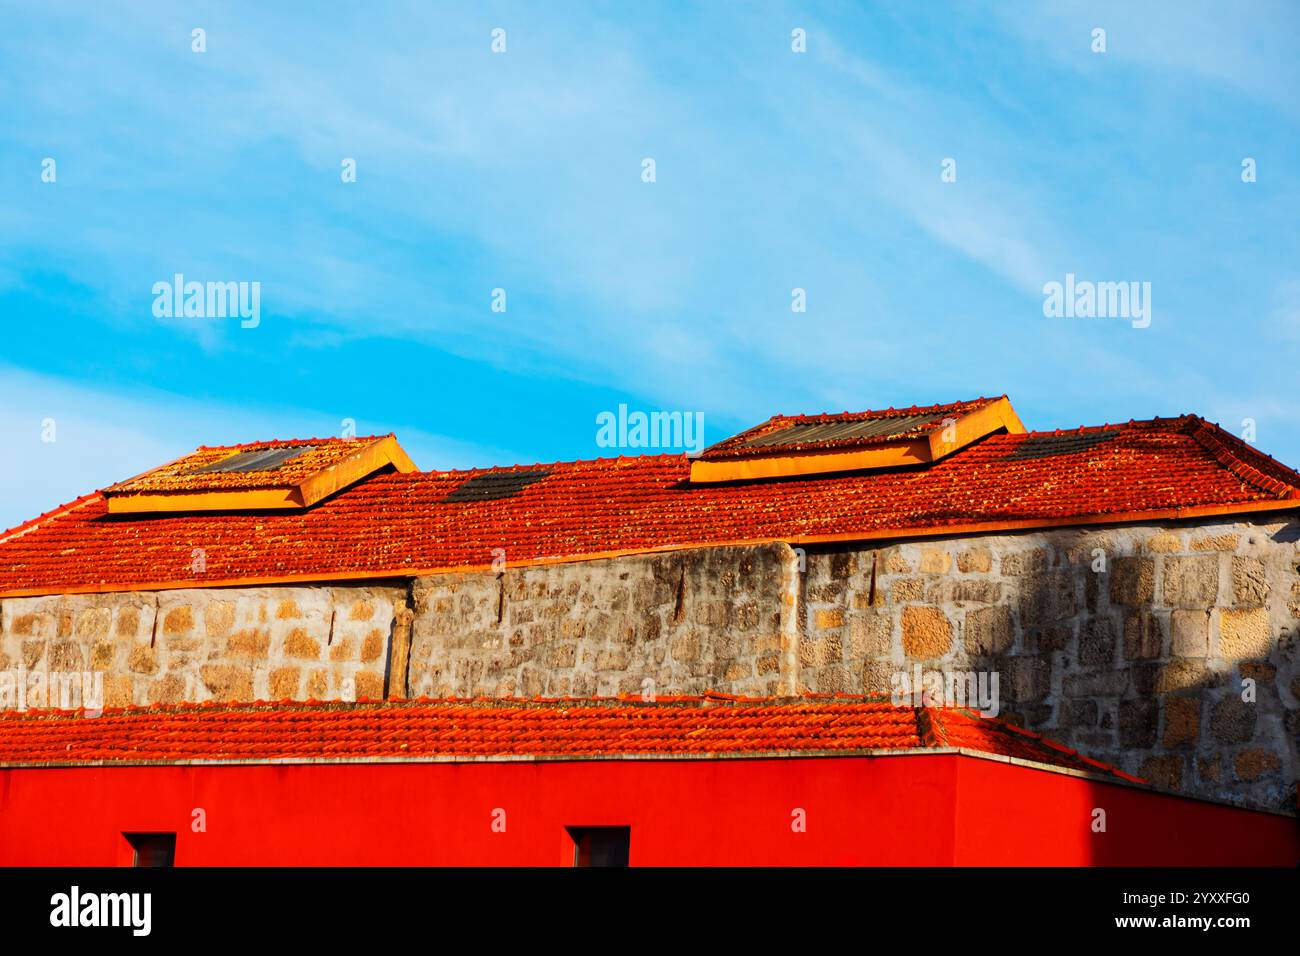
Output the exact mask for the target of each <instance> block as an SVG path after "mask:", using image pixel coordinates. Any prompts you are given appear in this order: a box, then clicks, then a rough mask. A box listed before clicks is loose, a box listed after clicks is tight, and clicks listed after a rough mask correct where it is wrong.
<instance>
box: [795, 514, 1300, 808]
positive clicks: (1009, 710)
mask: <svg viewBox="0 0 1300 956" xmlns="http://www.w3.org/2000/svg"><path fill="white" fill-rule="evenodd" d="M1297 536H1300V524H1297V523H1296V522H1290V523H1286V522H1273V523H1257V524H1256V523H1232V522H1225V523H1220V524H1201V525H1184V526H1169V527H1164V528H1159V527H1128V528H1116V529H1110V530H1102V529H1094V530H1089V531H1073V530H1071V531H1052V532H1036V533H1028V534H1019V535H1007V536H995V537H984V538H978V539H957V540H944V541H932V542H926V543H920V542H917V543H908V544H900V545H896V546H892V547H886V548H882V549H880V550H874V551H872V550H854V551H841V552H835V553H821V554H810V555H809V556H808V560H807V574H806V576H805V579H804V584H803V588H804V593H803V595H802V602H801V607H802V609H803V613H802V615H801V626H800V632H801V638H800V650H799V658H800V671H799V683H800V687H801V689H806V690H811V691H817V692H835V691H849V692H853V693H862V692H867V693H870V692H877V691H878V692H885V693H888V692H890V690H891V689H892V687H893V686H894V685H893V684H892V683H891V681H894V680H895V679H896V677H895V675H898V674H899V673H903V672H909V671H912V670H913V668H914V667H915V666H916V665H917V664H918V663H919V664H920V665H921V666H922V667H923V668H924V669H925V670H935V671H940V672H954V673H964V672H971V671H973V672H976V673H979V672H984V673H989V672H997V673H998V675H999V683H1000V697H1001V714H1000V716H1002V717H1004V718H1008V719H1011V720H1013V721H1015V722H1017V723H1020V724H1022V725H1024V726H1026V727H1028V728H1029V729H1032V730H1035V731H1038V732H1041V733H1043V734H1045V735H1047V736H1049V737H1051V738H1053V739H1055V740H1058V741H1060V742H1062V743H1065V744H1066V745H1068V746H1071V747H1074V748H1076V749H1078V750H1080V751H1081V752H1083V753H1084V754H1086V755H1088V756H1091V757H1095V758H1097V759H1101V760H1105V761H1108V762H1111V763H1114V764H1117V765H1118V766H1120V767H1122V768H1123V769H1125V770H1128V771H1129V772H1132V773H1136V774H1138V775H1140V776H1143V777H1146V778H1149V779H1151V780H1152V781H1153V782H1155V783H1157V784H1159V785H1161V786H1164V787H1168V788H1171V789H1175V790H1183V791H1187V792H1191V793H1197V794H1201V795H1205V796H1217V797H1223V798H1230V799H1239V800H1244V801H1246V802H1250V803H1253V804H1255V805H1258V806H1268V807H1273V808H1278V809H1284V810H1289V811H1294V810H1295V807H1296V777H1297V774H1298V773H1300V755H1298V753H1297V742H1298V741H1300V667H1298V666H1297V656H1298V654H1297V644H1298V642H1300V634H1298V632H1300V569H1298V567H1297V564H1298V563H1300V549H1297V545H1296V543H1295V542H1296V538H1297ZM873 568H874V583H873ZM1243 698H1244V699H1243Z"/></svg>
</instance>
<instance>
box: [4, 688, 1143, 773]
mask: <svg viewBox="0 0 1300 956" xmlns="http://www.w3.org/2000/svg"><path fill="white" fill-rule="evenodd" d="M0 728H3V733H0V766H13V765H48V764H86V763H106V764H138V763H184V762H212V761H223V762H228V761H250V762H257V763H265V762H271V761H310V762H317V761H330V760H401V759H420V758H424V759H429V758H447V759H454V758H467V759H484V758H488V759H490V758H494V757H495V758H502V759H508V758H519V757H600V756H605V757H624V756H647V757H648V756H655V755H668V756H711V755H718V756H747V755H758V754H790V753H827V752H841V751H843V752H846V753H847V752H864V751H898V750H926V749H946V750H953V749H960V750H968V751H973V752H977V753H984V754H992V755H996V756H1000V757H1008V758H1013V759H1016V760H1025V761H1032V762H1034V763H1040V764H1046V765H1049V766H1052V767H1059V768H1064V769H1068V770H1075V771H1082V772H1089V773H1101V774H1105V775H1107V776H1112V777H1115V778H1119V779H1124V780H1129V781H1137V780H1138V778H1136V777H1132V776H1130V775H1128V774H1125V773H1123V772H1122V771H1120V770H1117V769H1116V768H1114V767H1111V766H1109V765H1107V764H1103V763H1100V762H1098V761H1095V760H1092V759H1090V758H1088V757H1084V756H1082V755H1081V754H1079V753H1078V752H1077V751H1074V750H1070V749H1069V748H1067V747H1064V746H1061V745H1060V744H1057V743H1054V742H1052V741H1050V740H1047V739H1046V738H1043V737H1040V736H1039V735H1037V734H1034V733H1031V732H1029V731H1026V730H1022V729H1020V728H1018V727H1015V726H1014V725H1012V724H1008V723H1006V722H1004V721H1001V720H996V719H990V718H985V717H981V716H979V715H978V714H976V713H973V712H971V711H966V710H956V709H947V708H934V707H919V708H913V707H896V706H894V705H893V704H892V703H890V702H889V701H887V700H880V699H869V698H864V697H850V696H836V697H806V698H784V699H767V698H734V697H727V696H724V695H710V696H707V697H668V698H660V699H659V700H657V701H654V702H644V701H641V700H639V699H636V698H620V699H609V698H602V699H594V700H578V699H566V700H544V699H537V700H428V699H420V700H412V701H388V702H362V703H322V702H319V701H307V702H292V701H281V702H279V703H265V702H258V703H253V704H212V703H209V704H181V705H178V706H170V707H131V708H121V709H108V710H105V711H104V712H103V713H102V714H101V715H100V716H97V717H87V716H83V715H81V714H78V713H70V712H60V711H28V712H22V713H19V712H13V711H10V712H7V713H3V714H0Z"/></svg>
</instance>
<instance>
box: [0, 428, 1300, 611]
mask: <svg viewBox="0 0 1300 956" xmlns="http://www.w3.org/2000/svg"><path fill="white" fill-rule="evenodd" d="M537 469H538V466H517V467H515V468H498V469H484V470H477V471H468V472H466V471H461V472H456V471H450V472H437V471H430V472H410V473H396V472H383V473H378V474H375V475H373V476H371V477H369V478H367V479H365V480H363V481H360V482H358V483H357V484H355V485H353V486H351V487H349V488H347V489H345V490H343V491H341V492H339V493H337V494H334V495H332V496H330V497H327V498H325V499H324V500H322V501H320V502H319V503H317V504H315V505H314V506H312V507H310V508H308V509H306V510H300V511H291V512H275V513H271V512H260V513H259V512H238V513H231V512H219V513H210V514H163V515H147V516H133V515H109V514H107V509H106V506H105V500H104V496H103V494H102V493H94V494H91V495H87V496H85V497H82V498H79V499H77V500H76V501H74V502H72V503H70V504H68V505H65V506H64V507H62V508H60V509H57V510H56V511H53V512H51V513H49V514H47V515H43V516H41V517H40V518H37V519H35V520H33V521H29V522H27V523H26V524H24V525H20V526H19V527H18V528H15V529H13V530H12V531H9V532H4V533H0V595H2V594H15V593H19V594H23V593H28V594H39V593H51V592H59V591H93V590H130V589H143V588H147V587H197V586H208V585H217V584H223V583H224V584H231V583H263V582H272V581H290V582H291V581H312V580H315V581H321V580H330V579H354V578H367V577H369V578H376V577H394V576H403V575H410V574H416V573H436V572H438V571H443V570H452V569H468V568H486V567H490V566H491V564H492V561H493V558H494V556H495V555H494V553H493V550H494V549H497V548H500V549H504V552H505V557H506V561H507V563H508V564H509V565H512V566H513V565H523V564H533V563H541V562H546V561H552V560H571V559H577V558H592V557H598V556H609V555H616V554H624V553H634V552H648V551H656V550H668V549H675V548H683V547H695V546H703V545H717V544H734V543H742V542H761V541H773V540H779V541H788V542H791V543H794V544H802V543H811V542H816V541H836V540H868V539H872V538H886V537H906V536H909V535H912V536H919V535H926V534H942V533H954V534H955V533H979V532H981V531H996V530H1007V529H1012V528H1024V527H1044V526H1051V525H1069V524H1093V523H1100V522H1107V521H1110V522H1116V521H1130V520H1153V519H1164V518H1180V517H1188V516H1193V515H1207V514H1238V513H1245V512H1251V511H1262V510H1276V509H1293V508H1300V475H1297V474H1296V473H1295V472H1294V471H1292V470H1291V469H1289V468H1286V467H1285V466H1283V465H1281V464H1279V463H1278V462H1275V461H1273V460H1272V459H1271V458H1269V457H1267V456H1266V455H1263V454H1261V453H1260V452H1258V451H1256V450H1255V449H1254V448H1252V447H1250V446H1249V445H1248V444H1246V443H1245V442H1243V441H1241V440H1239V439H1237V438H1235V437H1234V436H1232V435H1230V434H1228V433H1227V432H1225V431H1223V430H1222V429H1220V428H1218V427H1217V426H1215V425H1211V424H1208V423H1206V422H1205V421H1203V420H1202V419H1200V418H1197V417H1195V416H1190V415H1189V416H1184V417H1181V418H1167V419H1155V420H1151V421H1137V422H1129V423H1128V424H1125V425H1106V426H1101V427H1098V428H1081V429H1077V430H1074V431H1061V432H1030V433H1027V434H1015V435H1009V434H996V435H991V436H989V437H987V438H984V439H982V440H980V441H978V442H976V443H974V444H972V445H969V446H967V447H965V448H963V449H961V450H960V451H957V452H954V453H953V454H951V455H949V456H948V457H946V458H944V459H942V460H940V461H937V462H933V463H930V464H927V465H924V466H919V467H912V468H891V469H885V470H876V471H859V472H846V473H840V474H826V475H810V476H806V477H801V478H788V479H780V480H768V481H753V482H732V483H719V484H710V485H699V484H697V485H692V484H691V483H690V481H689V474H690V460H689V459H687V458H686V457H685V456H681V455H653V456H645V457H638V458H614V459H600V460H596V461H578V462H561V463H557V464H553V465H548V466H546V468H545V470H546V471H547V474H546V475H545V477H543V478H541V480H538V481H534V482H532V483H527V482H522V481H521V482H516V483H514V484H515V485H517V486H518V487H516V488H512V489H511V491H512V493H511V494H509V495H508V496H506V497H497V498H492V499H490V500H463V501H457V500H451V501H449V500H447V498H448V496H449V495H450V494H451V493H452V492H453V491H454V490H455V489H457V488H459V487H460V486H461V485H462V484H463V483H464V482H465V481H466V480H467V479H470V478H473V477H475V476H481V475H505V476H509V475H511V474H518V473H519V472H524V471H536V470H537ZM506 484H510V483H509V482H507V483H506ZM467 497H469V498H471V499H473V498H474V496H467ZM195 549H202V552H203V556H204V561H203V562H202V566H203V567H204V571H203V573H201V574H196V573H194V572H192V570H191V568H192V567H193V566H194V564H195V561H194V552H195Z"/></svg>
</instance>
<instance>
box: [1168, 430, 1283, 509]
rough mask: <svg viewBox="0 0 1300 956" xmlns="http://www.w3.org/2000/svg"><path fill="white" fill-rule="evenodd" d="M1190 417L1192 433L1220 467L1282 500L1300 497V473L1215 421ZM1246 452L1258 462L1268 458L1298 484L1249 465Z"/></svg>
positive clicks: (1189, 431) (1273, 465) (1272, 464)
mask: <svg viewBox="0 0 1300 956" xmlns="http://www.w3.org/2000/svg"><path fill="white" fill-rule="evenodd" d="M1187 418H1188V420H1189V421H1188V425H1187V431H1188V434H1190V435H1191V436H1192V438H1194V439H1195V440H1196V442H1197V443H1198V444H1200V445H1201V446H1202V447H1203V448H1205V449H1206V450H1207V451H1208V452H1209V453H1210V454H1211V455H1213V456H1214V458H1215V460H1216V461H1218V462H1219V464H1221V465H1223V466H1224V467H1225V468H1226V469H1227V470H1228V471H1230V472H1232V473H1233V474H1234V475H1236V476H1237V477H1238V478H1240V479H1241V480H1242V481H1246V482H1249V483H1250V484H1252V485H1254V486H1255V487H1256V488H1258V489H1260V490H1261V491H1264V492H1266V493H1268V494H1271V495H1274V496H1276V497H1278V498H1300V474H1297V473H1296V472H1295V471H1294V470H1292V469H1290V468H1288V467H1287V466H1286V465H1284V464H1282V463H1281V462H1279V461H1278V460H1277V459H1275V458H1273V457H1272V456H1268V455H1264V453H1263V452H1261V451H1259V450H1258V449H1256V448H1254V447H1252V446H1251V445H1250V443H1249V442H1246V441H1243V440H1242V439H1240V438H1238V437H1237V436H1236V435H1233V434H1232V433H1231V432H1229V431H1228V430H1227V429H1225V428H1222V427H1221V426H1219V425H1218V424H1216V423H1214V422H1209V421H1206V420H1205V419H1203V418H1201V417H1200V416H1198V415H1189V416H1187ZM1234 445H1235V446H1236V447H1235V449H1234V448H1233V447H1232V446H1234ZM1242 453H1244V454H1245V455H1248V456H1250V457H1254V458H1256V459H1259V458H1265V459H1267V461H1268V463H1269V464H1270V465H1271V466H1272V467H1275V468H1278V469H1280V470H1282V471H1283V472H1286V473H1288V474H1290V475H1293V476H1295V482H1294V483H1293V484H1289V485H1288V484H1287V483H1286V482H1282V481H1278V480H1277V479H1276V478H1271V477H1269V476H1268V475H1267V474H1265V473H1264V472H1263V471H1261V470H1260V469H1258V468H1256V467H1255V466H1254V465H1252V464H1250V463H1249V462H1247V461H1246V460H1245V459H1244V458H1243V456H1242Z"/></svg>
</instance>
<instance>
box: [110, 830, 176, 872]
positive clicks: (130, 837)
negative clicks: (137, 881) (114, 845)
mask: <svg viewBox="0 0 1300 956" xmlns="http://www.w3.org/2000/svg"><path fill="white" fill-rule="evenodd" d="M122 836H124V837H126V842H127V843H129V844H131V849H133V850H135V859H134V860H133V861H132V862H131V865H132V866H175V865H176V834H175V833H123V834H122Z"/></svg>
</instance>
